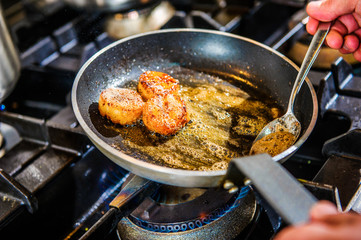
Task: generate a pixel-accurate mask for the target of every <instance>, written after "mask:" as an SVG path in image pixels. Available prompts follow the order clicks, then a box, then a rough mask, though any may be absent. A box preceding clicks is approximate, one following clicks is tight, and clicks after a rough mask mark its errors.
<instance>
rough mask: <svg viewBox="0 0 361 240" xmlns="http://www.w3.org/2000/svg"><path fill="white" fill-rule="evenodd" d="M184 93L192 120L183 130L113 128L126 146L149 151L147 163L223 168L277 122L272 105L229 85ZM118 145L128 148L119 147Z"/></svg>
mask: <svg viewBox="0 0 361 240" xmlns="http://www.w3.org/2000/svg"><path fill="white" fill-rule="evenodd" d="M180 95H181V96H182V97H183V98H184V101H185V102H186V106H187V111H188V112H189V116H190V119H191V121H190V122H189V123H188V124H187V125H186V126H185V127H184V128H183V129H182V130H180V131H179V132H178V133H177V134H175V135H174V136H168V137H164V136H160V135H157V134H154V133H151V132H149V131H148V130H147V129H146V128H145V127H144V125H143V124H142V123H140V124H137V125H136V126H131V127H119V126H115V125H114V126H113V127H112V128H114V129H115V130H116V131H118V132H119V134H121V136H122V138H123V139H124V140H123V141H122V144H123V145H125V146H126V147H127V148H129V149H133V150H137V151H139V152H141V153H143V155H144V156H141V159H144V160H145V161H149V162H153V163H156V164H158V165H163V166H167V167H171V168H179V169H188V170H204V171H209V170H221V169H226V168H227V167H228V162H229V161H230V160H231V159H232V158H234V157H238V156H243V155H248V153H249V150H250V148H251V145H252V141H253V139H254V138H255V136H256V135H257V134H258V132H259V131H260V130H261V129H262V128H263V126H264V125H265V124H266V123H267V122H268V121H270V120H272V119H273V112H272V111H271V107H270V106H269V105H267V104H265V103H263V102H261V101H258V100H254V99H251V98H250V97H249V96H248V94H247V93H245V92H243V91H241V90H240V89H239V88H236V87H233V86H230V85H229V84H228V83H227V85H226V84H222V82H218V83H217V84H200V85H193V86H184V85H183V86H182V87H181V90H180ZM113 147H115V148H117V149H119V150H121V151H123V150H122V149H124V148H121V147H120V145H118V144H116V143H114V144H113ZM123 152H124V151H123ZM125 153H126V154H127V153H128V154H129V152H125Z"/></svg>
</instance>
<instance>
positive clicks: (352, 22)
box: [338, 14, 360, 33]
mask: <svg viewBox="0 0 361 240" xmlns="http://www.w3.org/2000/svg"><path fill="white" fill-rule="evenodd" d="M338 21H340V22H341V23H343V24H344V25H345V26H346V28H347V32H348V33H352V32H354V31H356V30H357V29H359V28H360V27H359V25H358V22H357V21H356V19H355V18H354V15H352V14H346V15H343V16H341V17H339V18H338Z"/></svg>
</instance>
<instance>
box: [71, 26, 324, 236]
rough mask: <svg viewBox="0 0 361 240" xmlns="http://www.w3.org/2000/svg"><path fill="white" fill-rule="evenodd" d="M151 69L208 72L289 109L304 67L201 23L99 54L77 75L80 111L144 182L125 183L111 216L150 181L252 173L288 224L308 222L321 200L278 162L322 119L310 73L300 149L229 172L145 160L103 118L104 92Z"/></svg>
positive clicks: (99, 142) (205, 182)
mask: <svg viewBox="0 0 361 240" xmlns="http://www.w3.org/2000/svg"><path fill="white" fill-rule="evenodd" d="M147 70H152V71H161V72H165V73H168V74H170V75H172V76H173V77H175V78H177V79H178V80H179V81H180V84H183V83H186V82H187V81H190V79H193V80H194V79H196V80H200V81H203V80H204V79H207V78H205V77H204V76H210V78H220V79H223V80H226V81H229V82H231V83H232V84H234V85H236V86H239V87H240V88H242V90H244V91H246V92H248V93H250V94H253V93H257V94H259V93H261V95H262V96H263V97H266V98H267V97H271V98H272V99H274V100H275V101H276V102H277V104H278V105H279V106H280V107H282V108H284V109H285V108H286V106H287V103H288V99H289V94H290V92H291V88H292V85H293V81H294V79H295V78H296V75H297V72H298V67H297V66H296V65H295V64H294V63H292V62H291V61H290V60H288V59H287V58H286V57H284V56H283V55H282V54H280V53H278V52H276V51H274V50H272V49H271V48H269V47H267V46H264V45H262V44H260V43H258V42H256V41H253V40H250V39H246V38H243V37H240V36H236V35H233V34H229V33H223V32H219V31H209V30H199V29H197V30H195V29H172V30H160V31H155V32H149V33H145V34H140V35H136V36H132V37H128V38H125V39H122V40H119V41H117V42H115V43H113V44H111V45H109V46H108V47H106V48H104V49H102V50H101V51H99V52H98V53H96V54H95V55H94V56H93V57H92V58H91V59H89V60H88V61H87V62H86V63H85V64H84V66H83V67H82V68H81V70H80V71H79V73H78V75H77V76H76V79H75V81H74V85H73V90H72V104H73V110H74V113H75V115H76V117H77V119H78V121H79V123H80V125H81V127H82V128H83V130H84V131H85V133H86V134H87V135H88V137H89V138H90V139H91V141H92V142H93V143H94V144H95V146H96V147H97V148H98V149H99V150H100V151H101V152H102V153H104V154H105V155H106V156H107V157H108V158H109V159H111V160H112V161H114V162H115V163H116V164H118V165H119V166H121V167H123V168H125V169H127V170H129V171H130V172H132V173H134V174H136V176H138V177H136V179H135V180H134V181H132V182H135V183H136V184H130V185H129V187H128V186H125V187H124V189H125V190H124V191H122V192H121V193H120V194H119V195H118V197H117V198H115V199H114V201H113V202H112V203H111V204H110V206H112V207H114V208H111V210H110V211H109V212H108V213H107V214H106V215H104V216H103V219H113V220H111V221H113V222H114V224H116V221H117V220H119V216H120V217H122V216H125V215H126V213H124V212H123V214H119V211H118V210H121V211H122V210H124V209H126V210H125V212H129V209H127V206H123V204H124V203H125V202H126V201H128V200H127V199H131V198H133V195H135V194H138V193H139V189H143V188H139V186H143V185H146V184H148V183H147V180H145V179H149V180H151V181H152V182H158V183H163V184H168V185H175V186H181V187H217V186H224V185H223V183H224V178H225V177H226V178H228V179H231V180H232V181H231V182H233V183H234V184H235V185H237V186H240V185H243V184H244V183H245V179H251V181H252V183H253V185H254V186H255V187H256V188H257V190H258V191H259V192H260V193H261V194H262V196H264V197H265V198H266V199H267V200H268V201H269V202H270V204H271V205H272V206H273V207H274V208H275V209H276V211H278V212H279V213H280V214H281V216H282V217H284V219H285V220H286V221H287V222H289V223H291V224H296V223H299V222H302V221H306V220H307V218H308V210H309V208H310V207H311V206H312V205H313V203H314V202H315V199H314V198H313V197H312V196H311V195H310V194H309V193H308V192H307V191H305V189H304V188H302V187H301V186H300V185H301V184H299V183H298V182H297V181H296V180H295V179H294V178H293V177H292V176H290V175H289V173H288V172H287V171H285V170H284V169H282V167H281V166H280V164H278V163H282V162H284V161H285V160H287V159H288V158H289V157H290V156H291V155H292V154H294V153H295V152H296V151H297V149H298V148H299V147H300V146H301V145H302V144H303V143H304V142H305V141H306V139H307V137H308V136H309V135H310V133H311V132H312V130H313V127H314V125H315V123H316V119H317V111H318V108H317V99H316V94H315V92H314V89H313V87H312V84H311V82H310V81H309V80H308V79H306V81H305V83H304V84H303V86H302V88H301V90H300V92H299V94H298V96H297V98H296V102H295V106H294V111H295V115H296V117H297V119H299V120H300V122H301V126H302V132H301V134H300V137H299V138H298V140H297V142H296V143H295V144H294V145H293V146H292V147H290V148H289V149H287V150H286V151H284V152H282V153H280V154H279V155H277V156H274V157H273V158H271V157H270V156H268V155H256V156H251V157H244V158H237V159H233V160H232V161H231V164H230V167H229V169H228V172H227V170H218V171H198V170H183V169H174V168H170V167H166V166H163V165H162V164H160V163H157V162H154V161H153V162H152V161H145V160H144V159H143V155H142V154H141V153H139V152H137V151H135V150H134V149H132V148H129V147H127V145H125V144H123V143H124V136H122V135H121V134H119V133H117V132H116V131H113V130H112V129H109V128H107V126H106V124H105V123H104V119H103V118H101V117H99V114H98V110H97V106H98V98H99V95H100V93H101V91H102V90H104V89H106V88H109V87H128V86H133V87H134V85H135V84H136V82H137V80H138V78H139V76H140V75H141V74H142V73H143V72H145V71H147ZM114 145H116V146H117V147H114ZM277 162H278V163H277ZM139 176H140V178H139ZM237 179H238V180H237ZM148 182H149V181H148ZM246 183H247V181H246ZM231 185H232V184H231ZM114 216H116V217H114ZM114 219H115V220H114ZM105 221H108V220H105ZM114 224H112V226H114ZM94 228H96V227H94ZM94 231H95V230H94ZM91 232H93V231H89V233H88V234H89V235H90V234H91Z"/></svg>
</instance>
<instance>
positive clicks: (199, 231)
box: [118, 188, 257, 240]
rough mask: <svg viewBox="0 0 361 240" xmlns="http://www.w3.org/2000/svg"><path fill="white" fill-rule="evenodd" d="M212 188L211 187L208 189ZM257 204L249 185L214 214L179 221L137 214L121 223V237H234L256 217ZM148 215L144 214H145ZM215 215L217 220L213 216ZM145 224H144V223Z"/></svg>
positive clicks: (166, 239)
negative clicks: (162, 219)
mask: <svg viewBox="0 0 361 240" xmlns="http://www.w3.org/2000/svg"><path fill="white" fill-rule="evenodd" d="M207 191H209V190H207ZM178 205H181V204H178ZM256 211H257V204H256V200H255V196H254V193H253V191H250V190H249V188H247V189H244V190H243V191H240V192H239V193H237V194H235V195H233V196H232V198H231V199H229V201H228V202H227V203H226V204H225V205H224V209H215V210H214V211H212V212H211V213H212V214H211V215H207V216H206V215H205V216H203V217H199V218H197V219H189V220H186V221H179V222H174V223H170V222H168V223H167V222H166V221H164V222H156V223H154V222H148V221H144V220H142V219H139V218H138V219H136V218H135V217H134V214H132V216H129V217H128V218H124V219H122V220H121V221H120V222H119V224H118V235H119V237H120V239H122V240H126V239H129V240H130V239H140V240H141V239H149V240H152V239H157V240H158V239H160V240H162V239H164V240H168V239H200V240H202V239H218V238H219V237H220V236H222V239H233V238H234V237H236V236H237V235H239V234H240V233H241V232H242V231H244V230H245V229H246V227H247V226H248V225H249V224H250V223H251V222H252V221H253V220H254V216H255V215H256ZM146 215H147V214H145V215H143V217H146ZM212 218H214V219H212ZM143 224H144V225H143Z"/></svg>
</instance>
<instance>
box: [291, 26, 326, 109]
mask: <svg viewBox="0 0 361 240" xmlns="http://www.w3.org/2000/svg"><path fill="white" fill-rule="evenodd" d="M330 27H331V23H327V24H326V25H321V26H320V27H319V29H318V30H317V32H316V34H315V35H314V36H313V38H312V41H311V44H310V46H309V48H308V50H307V53H306V55H305V58H304V59H303V62H302V65H301V67H300V71H299V72H298V75H297V77H296V80H295V83H294V84H293V89H292V92H291V96H290V100H289V102H288V108H287V111H288V112H293V104H294V101H295V99H296V95H297V93H298V92H299V90H300V88H301V86H302V83H303V82H304V80H305V78H306V76H307V74H308V72H309V71H310V69H311V66H312V64H313V62H314V61H315V60H316V57H317V55H318V53H319V52H320V48H321V46H322V44H323V41H324V40H325V38H326V35H327V33H328V31H329V30H330Z"/></svg>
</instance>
